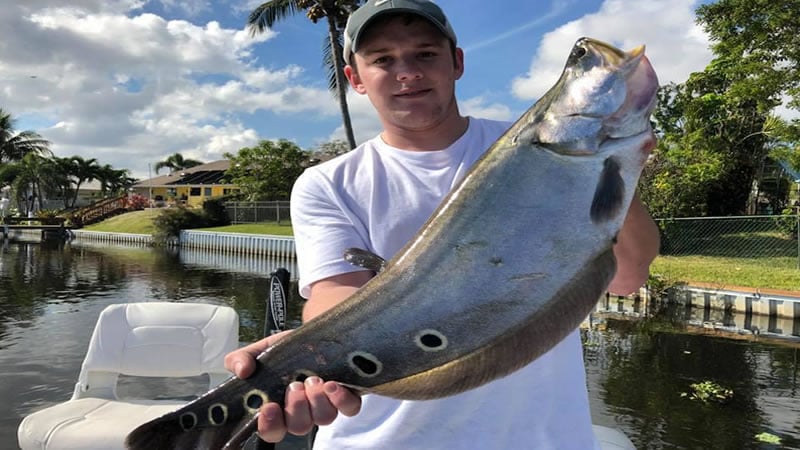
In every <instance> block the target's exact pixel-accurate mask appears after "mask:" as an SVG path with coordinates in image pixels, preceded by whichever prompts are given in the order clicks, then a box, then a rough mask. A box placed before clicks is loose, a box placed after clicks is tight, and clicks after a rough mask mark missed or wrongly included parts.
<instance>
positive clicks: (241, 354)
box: [225, 330, 292, 378]
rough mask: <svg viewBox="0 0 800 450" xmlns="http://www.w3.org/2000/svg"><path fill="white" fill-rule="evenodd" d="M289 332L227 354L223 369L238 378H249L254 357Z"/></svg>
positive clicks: (283, 332)
mask: <svg viewBox="0 0 800 450" xmlns="http://www.w3.org/2000/svg"><path fill="white" fill-rule="evenodd" d="M291 332H292V330H286V331H282V332H280V333H277V334H273V335H272V336H268V337H266V338H264V339H261V340H260V341H256V342H253V343H252V344H250V345H246V346H244V347H242V348H240V349H238V350H234V351H232V352H230V353H228V354H227V355H225V368H226V369H228V370H229V371H230V372H233V374H234V375H236V376H237V377H239V378H247V377H249V376H250V375H252V374H253V371H254V370H255V368H256V364H255V359H256V357H257V356H258V355H260V354H261V353H263V352H264V350H266V349H267V348H269V347H271V346H273V345H275V343H277V342H278V341H280V340H281V339H282V338H283V337H284V336H286V335H287V334H288V333H291Z"/></svg>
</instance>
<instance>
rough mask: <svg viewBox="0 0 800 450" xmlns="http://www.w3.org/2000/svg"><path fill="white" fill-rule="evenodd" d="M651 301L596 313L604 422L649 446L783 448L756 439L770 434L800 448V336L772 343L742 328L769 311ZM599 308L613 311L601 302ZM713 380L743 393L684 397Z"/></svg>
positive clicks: (592, 346)
mask: <svg viewBox="0 0 800 450" xmlns="http://www.w3.org/2000/svg"><path fill="white" fill-rule="evenodd" d="M613 306H618V305H613ZM644 306H645V305H640V307H641V309H639V312H638V313H636V314H633V313H632V310H633V308H632V304H631V305H625V307H624V308H622V309H623V310H622V311H621V312H620V311H617V312H614V313H613V314H611V315H603V314H597V313H596V314H595V317H594V323H593V325H594V327H593V328H592V329H588V330H585V331H584V340H585V346H584V357H585V360H586V365H587V373H588V378H589V386H590V391H591V392H592V414H593V417H594V419H595V421H596V422H598V423H603V424H606V425H616V426H620V427H621V428H623V429H625V430H626V432H627V433H628V435H629V436H630V437H631V438H632V439H633V440H634V443H635V444H636V445H637V448H639V449H649V448H653V449H655V448H698V449H699V448H714V449H718V448H719V449H743V448H778V447H774V446H769V445H767V444H763V443H760V442H759V441H758V440H757V439H756V435H758V434H759V433H763V432H767V433H771V434H774V435H777V436H779V437H780V438H781V440H782V445H781V446H780V447H779V448H800V407H799V406H798V403H797V400H798V372H799V370H798V348H800V342H799V341H798V340H797V339H789V338H787V336H785V335H783V336H781V337H779V338H777V339H779V340H778V341H770V340H769V336H768V335H765V334H764V333H762V334H761V335H760V336H759V335H754V334H752V333H748V332H746V331H747V330H745V329H744V328H737V326H736V324H741V325H743V324H745V323H749V324H753V323H760V322H761V321H766V322H767V323H769V319H768V318H765V317H759V316H751V317H747V316H746V315H744V314H733V313H731V312H728V313H724V312H717V311H703V310H696V309H687V308H685V307H683V306H677V305H676V306H668V307H661V308H658V307H657V306H656V305H647V307H644ZM611 309H615V308H613V307H612V308H611ZM598 311H600V312H601V313H603V312H607V311H608V309H606V308H605V305H602V303H601V305H599V306H598ZM635 315H641V316H649V318H648V319H647V320H639V319H636V318H635V317H634V316H635ZM723 319H724V323H725V325H723ZM790 322H791V321H790ZM714 324H717V325H719V328H716V329H715V328H714V326H713V325H714ZM709 325H711V326H709ZM789 329H790V330H791V327H790V328H789ZM776 330H777V329H776ZM731 337H736V338H738V339H731ZM743 339H746V340H743ZM765 341H766V342H765ZM774 342H777V343H780V344H781V345H774ZM703 381H713V382H715V383H717V384H719V385H721V386H724V387H727V388H730V389H733V391H734V396H733V398H732V399H731V400H730V401H728V402H726V403H724V404H717V403H710V404H703V403H701V402H698V401H693V400H690V399H689V398H688V397H685V396H682V394H683V393H689V392H691V387H690V385H691V384H693V383H700V382H703ZM667 443H668V445H667Z"/></svg>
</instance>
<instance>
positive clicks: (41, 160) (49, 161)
mask: <svg viewBox="0 0 800 450" xmlns="http://www.w3.org/2000/svg"><path fill="white" fill-rule="evenodd" d="M13 164H14V165H15V166H16V167H17V169H16V170H17V173H16V176H15V178H14V181H13V182H12V183H11V188H12V189H13V191H14V194H15V196H16V201H17V205H20V206H21V207H22V210H23V212H24V213H27V212H29V211H35V210H37V209H42V199H43V198H45V196H47V195H51V194H53V193H57V192H58V189H59V185H61V184H62V183H63V177H64V175H63V173H61V172H60V171H59V168H58V166H57V165H56V163H55V160H54V159H53V158H45V157H43V156H40V155H38V154H37V153H33V152H31V153H28V154H26V155H25V156H24V157H22V159H21V160H20V161H18V162H16V163H13Z"/></svg>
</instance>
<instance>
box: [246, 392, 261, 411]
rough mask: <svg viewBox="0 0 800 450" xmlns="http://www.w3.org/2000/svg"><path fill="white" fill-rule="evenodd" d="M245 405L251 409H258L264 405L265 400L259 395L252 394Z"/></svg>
mask: <svg viewBox="0 0 800 450" xmlns="http://www.w3.org/2000/svg"><path fill="white" fill-rule="evenodd" d="M245 403H246V404H247V407H248V408H250V409H258V408H261V405H263V404H264V399H263V398H262V397H261V396H260V395H258V394H250V395H249V396H248V397H247V399H246V400H245Z"/></svg>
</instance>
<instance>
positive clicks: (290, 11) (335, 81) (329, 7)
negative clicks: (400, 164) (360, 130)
mask: <svg viewBox="0 0 800 450" xmlns="http://www.w3.org/2000/svg"><path fill="white" fill-rule="evenodd" d="M362 3H363V0H269V1H267V2H265V3H262V4H261V5H260V6H258V7H257V8H256V9H255V10H253V12H252V13H250V17H249V18H248V19H247V24H248V26H249V27H250V32H251V34H253V35H255V34H256V33H263V32H264V30H266V29H267V28H271V27H272V26H273V25H274V24H275V23H276V22H278V21H280V20H283V19H285V18H286V17H288V16H292V15H294V14H296V13H297V12H299V11H301V10H305V11H306V17H308V18H309V19H310V20H311V21H312V22H314V23H317V21H318V20H320V19H322V18H323V17H324V18H325V19H327V23H328V36H327V37H326V39H325V44H324V45H323V64H324V67H325V68H326V69H327V72H328V88H329V89H330V90H331V92H335V93H336V96H337V98H338V100H339V108H340V109H341V112H342V122H343V124H344V131H345V134H346V135H347V142H348V143H349V144H350V148H351V149H352V148H355V147H356V139H355V136H354V135H353V124H352V123H351V121H350V109H349V107H348V105H347V83H346V82H345V76H344V65H345V62H344V58H343V56H342V31H343V30H344V27H345V25H346V24H347V18H348V17H349V16H350V14H351V13H352V12H353V11H354V10H355V9H356V8H358V6H360V5H361V4H362Z"/></svg>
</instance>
